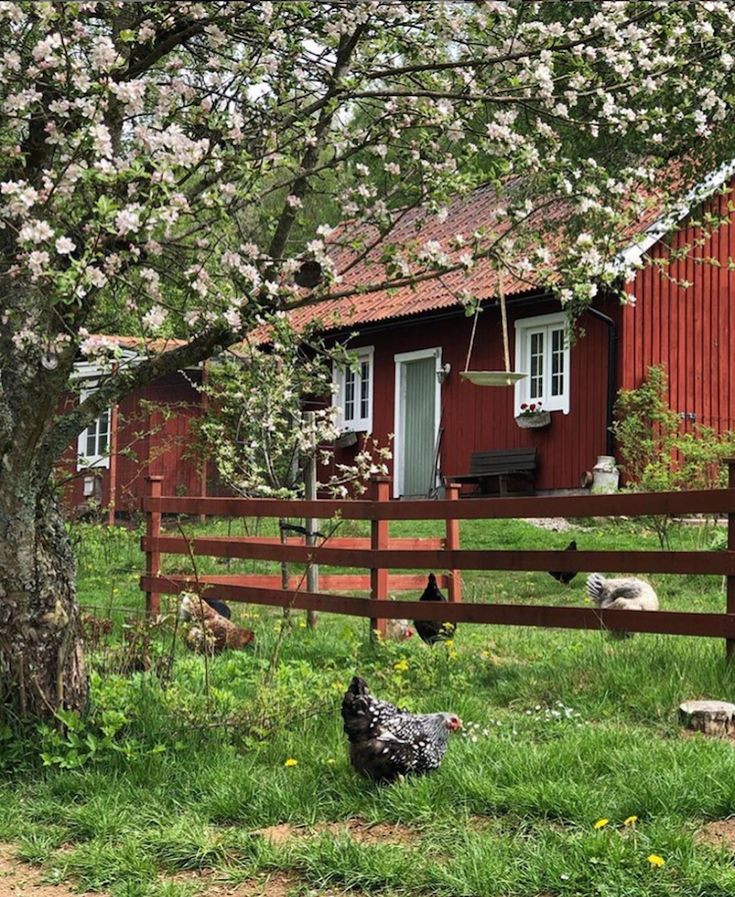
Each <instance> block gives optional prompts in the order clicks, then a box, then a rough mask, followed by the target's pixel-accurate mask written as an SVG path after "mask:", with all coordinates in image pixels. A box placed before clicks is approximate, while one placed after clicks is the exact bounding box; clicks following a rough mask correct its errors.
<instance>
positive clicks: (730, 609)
mask: <svg viewBox="0 0 735 897" xmlns="http://www.w3.org/2000/svg"><path fill="white" fill-rule="evenodd" d="M726 463H727V487H728V489H735V458H728V459H727V462H726ZM727 550H728V551H735V509H730V511H728V514H727ZM726 582H727V613H728V614H735V576H734V575H733V574H728V576H727V577H726ZM725 654H726V657H727V659H728V661H731V662H732V661H733V660H734V659H735V639H731V638H729V639H727V641H726V642H725Z"/></svg>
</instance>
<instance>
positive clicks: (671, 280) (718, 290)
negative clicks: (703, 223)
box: [620, 196, 735, 432]
mask: <svg viewBox="0 0 735 897" xmlns="http://www.w3.org/2000/svg"><path fill="white" fill-rule="evenodd" d="M730 198H731V197H730V196H722V197H716V198H715V199H713V200H712V201H711V203H710V208H714V210H715V211H717V212H718V213H719V214H721V215H727V214H728V209H727V204H728V201H730ZM703 238H704V239H703ZM702 240H703V242H702V243H701V245H699V242H700V241H702ZM687 245H689V246H691V247H692V250H691V251H690V252H689V253H688V254H687V255H686V256H685V257H684V258H680V259H674V260H672V261H671V262H670V264H669V265H667V266H665V267H664V268H663V270H660V269H659V267H658V266H656V265H653V266H648V267H646V268H644V269H643V270H642V271H640V272H639V273H638V275H637V276H636V278H635V280H634V281H633V283H632V284H631V285H630V287H629V292H631V293H632V294H633V295H635V297H636V303H635V305H634V306H628V307H626V308H625V309H624V312H623V316H622V322H623V332H622V339H621V359H620V385H621V386H622V387H624V388H627V389H631V388H633V387H636V386H638V385H639V384H640V383H641V381H642V380H643V378H644V377H645V375H646V372H647V370H648V368H649V367H650V366H651V365H662V366H663V367H664V368H665V369H666V372H667V374H668V377H669V401H670V404H671V407H672V408H673V409H674V410H675V411H679V412H681V413H688V414H692V413H693V414H695V415H696V422H697V423H700V424H704V425H705V426H708V427H712V428H714V429H715V430H718V431H720V432H722V431H725V430H730V429H734V428H735V388H734V385H733V379H734V375H733V364H734V363H735V348H734V347H733V334H735V329H734V328H735V310H734V304H733V298H732V297H733V295H735V273H734V272H733V271H731V270H730V269H729V266H728V258H731V257H735V228H733V226H732V217H731V219H730V222H729V223H727V224H725V225H723V226H721V227H719V228H716V229H715V230H714V231H713V232H712V234H711V235H709V236H706V235H705V234H704V233H703V231H702V229H701V228H700V227H696V226H692V225H691V223H687V224H685V225H684V226H682V227H681V228H680V229H679V230H678V231H677V232H676V233H674V234H673V235H672V236H671V237H670V238H669V239H668V240H667V241H666V242H664V241H662V242H661V243H659V244H658V245H657V246H655V247H654V248H653V249H652V250H651V253H650V255H651V256H652V258H654V259H664V260H666V259H670V258H671V250H672V249H673V250H680V249H682V248H683V247H685V246H687ZM712 258H714V259H716V260H717V262H716V263H715V264H712V263H711V262H710V261H709V259H712ZM682 281H688V282H689V283H690V284H691V286H689V287H688V288H685V287H683V286H680V283H681V282H682ZM687 427H688V428H691V424H690V423H688V424H687Z"/></svg>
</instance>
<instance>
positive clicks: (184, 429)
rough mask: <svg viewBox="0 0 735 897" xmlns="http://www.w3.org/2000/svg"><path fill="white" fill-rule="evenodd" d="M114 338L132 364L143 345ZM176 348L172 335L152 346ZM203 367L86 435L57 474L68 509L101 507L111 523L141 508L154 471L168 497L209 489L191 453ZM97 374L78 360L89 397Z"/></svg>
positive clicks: (166, 381)
mask: <svg viewBox="0 0 735 897" xmlns="http://www.w3.org/2000/svg"><path fill="white" fill-rule="evenodd" d="M109 339H110V340H111V341H112V342H114V343H116V344H117V345H118V346H120V348H121V350H122V352H123V358H124V360H126V361H127V362H132V363H134V358H135V353H136V352H137V351H138V343H139V341H138V340H137V339H136V338H135V337H126V336H114V337H109ZM161 342H162V343H163V341H161ZM173 345H176V341H173V340H168V341H165V345H163V344H162V345H160V346H157V345H155V344H154V345H153V346H151V345H148V346H147V350H148V351H162V350H163V349H165V348H171V347H172V346H173ZM202 372H203V368H201V367H200V366H198V367H196V368H192V369H190V370H187V371H183V372H179V373H177V374H171V375H169V376H166V377H163V378H162V379H160V380H158V381H156V382H155V383H152V384H150V385H149V386H146V387H144V388H142V389H139V390H136V391H135V392H133V393H131V394H130V395H128V396H126V397H125V398H124V399H123V400H122V401H121V402H120V403H119V404H118V405H115V406H114V407H112V408H108V409H107V411H106V412H105V413H104V414H102V415H100V417H99V418H98V419H97V421H95V423H94V424H93V425H92V426H90V427H87V429H86V430H84V431H83V432H82V433H80V435H79V437H78V439H77V441H76V443H75V444H74V445H72V446H70V448H69V452H68V454H67V456H66V457H65V458H64V460H63V463H62V464H61V465H60V466H59V469H58V471H57V481H58V482H59V483H60V484H61V486H62V489H63V492H64V503H65V506H66V508H67V510H68V511H69V512H70V513H72V514H78V513H80V512H85V511H88V510H89V509H90V508H95V509H99V510H100V512H103V513H105V514H106V516H107V519H108V520H109V521H110V522H113V521H114V518H115V515H116V514H120V513H122V514H129V513H130V512H132V511H134V510H136V509H137V508H138V507H139V500H140V498H141V497H142V496H143V495H144V494H145V489H146V482H145V478H146V476H148V475H154V474H155V475H160V476H162V477H163V484H162V485H163V493H164V495H196V496H200V495H206V494H207V467H206V464H205V463H204V462H203V461H200V459H198V458H197V457H196V456H195V455H194V454H193V453H192V441H193V440H192V431H191V424H192V421H193V420H194V419H195V418H196V417H198V416H199V415H200V414H201V410H202V401H203V398H202V394H201V392H200V391H199V390H198V389H197V385H198V384H199V383H201V379H202ZM98 376H99V371H97V369H96V368H95V367H94V365H90V364H88V363H86V362H79V363H78V364H77V365H76V368H75V374H74V381H75V383H74V385H75V387H76V390H78V391H79V392H81V393H82V394H83V393H84V392H86V391H88V390H91V389H94V386H95V383H96V377H98ZM76 390H75V392H76ZM76 400H77V399H76V398H72V397H70V399H69V401H76Z"/></svg>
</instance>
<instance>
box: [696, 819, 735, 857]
mask: <svg viewBox="0 0 735 897" xmlns="http://www.w3.org/2000/svg"><path fill="white" fill-rule="evenodd" d="M697 840H698V841H700V842H701V843H702V844H711V845H712V846H713V847H726V848H727V849H728V850H732V851H735V816H731V817H730V818H729V819H716V820H715V821H714V822H708V823H707V825H705V826H703V828H702V829H701V830H700V831H699V832H697Z"/></svg>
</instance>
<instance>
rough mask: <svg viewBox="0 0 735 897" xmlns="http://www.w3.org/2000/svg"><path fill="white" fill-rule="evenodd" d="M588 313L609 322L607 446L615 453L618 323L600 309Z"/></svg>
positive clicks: (599, 319) (590, 310)
mask: <svg viewBox="0 0 735 897" xmlns="http://www.w3.org/2000/svg"><path fill="white" fill-rule="evenodd" d="M587 311H588V313H589V314H591V315H592V317H593V318H597V319H598V321H602V322H603V323H605V324H607V430H606V437H607V439H606V446H607V449H606V451H607V454H608V455H614V454H615V437H614V436H613V432H612V429H611V428H612V424H613V417H614V414H615V396H616V395H617V391H618V389H617V386H618V384H617V374H618V325H617V324H616V323H615V321H613V319H612V318H611V317H608V315H606V314H603V313H602V312H601V311H598V309H596V308H588V309H587Z"/></svg>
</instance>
